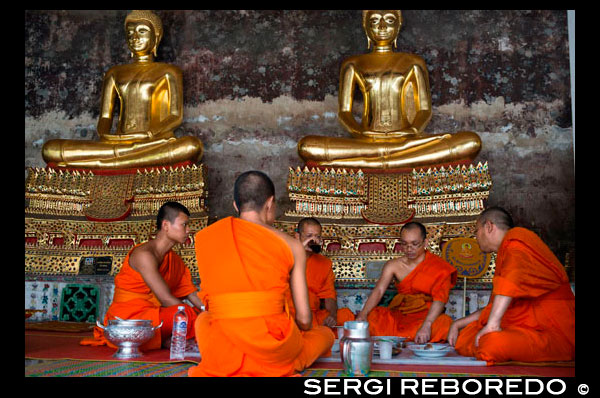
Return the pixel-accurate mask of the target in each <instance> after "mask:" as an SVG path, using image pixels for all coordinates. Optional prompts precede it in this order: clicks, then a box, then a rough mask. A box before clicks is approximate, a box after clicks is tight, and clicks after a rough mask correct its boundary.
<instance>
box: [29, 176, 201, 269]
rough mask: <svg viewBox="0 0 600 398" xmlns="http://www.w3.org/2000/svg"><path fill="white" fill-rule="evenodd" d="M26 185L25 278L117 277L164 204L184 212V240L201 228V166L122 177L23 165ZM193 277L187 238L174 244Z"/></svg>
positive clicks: (192, 256)
mask: <svg viewBox="0 0 600 398" xmlns="http://www.w3.org/2000/svg"><path fill="white" fill-rule="evenodd" d="M28 172H29V173H28V176H27V179H26V182H25V273H26V274H32V275H110V276H114V275H116V274H117V273H118V272H119V270H120V269H121V266H122V264H123V260H124V259H125V256H126V255H127V253H128V252H129V250H131V248H132V247H133V246H134V245H136V244H139V243H142V242H144V241H147V240H149V239H152V238H154V237H155V235H156V214H157V212H158V209H159V208H160V206H161V205H162V204H163V203H164V202H166V201H169V200H172V201H177V202H179V203H182V204H183V205H185V206H186V207H187V208H188V209H189V211H190V214H191V217H190V220H189V226H190V236H193V234H194V233H196V232H197V231H199V230H201V229H202V228H204V227H206V225H207V223H208V211H207V207H206V199H207V195H208V192H207V190H206V188H205V180H206V178H205V177H206V175H205V174H206V171H205V169H204V167H203V166H202V165H199V166H196V165H185V166H179V167H156V168H146V169H138V170H133V171H131V170H128V171H126V172H123V173H121V174H118V173H115V172H114V171H113V172H111V173H102V172H95V173H94V172H91V171H79V170H69V169H53V168H43V169H40V168H30V169H29V170H28ZM174 250H175V252H177V253H178V254H179V255H180V256H181V257H182V259H183V260H184V262H185V263H186V264H187V265H188V267H189V268H190V270H191V271H192V274H193V275H197V265H196V257H195V252H194V246H193V241H192V240H191V239H189V240H188V242H186V243H185V244H182V245H177V246H175V247H174Z"/></svg>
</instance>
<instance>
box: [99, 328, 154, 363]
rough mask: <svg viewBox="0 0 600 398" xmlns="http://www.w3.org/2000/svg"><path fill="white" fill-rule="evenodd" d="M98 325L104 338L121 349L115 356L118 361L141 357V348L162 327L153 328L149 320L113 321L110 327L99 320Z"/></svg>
mask: <svg viewBox="0 0 600 398" xmlns="http://www.w3.org/2000/svg"><path fill="white" fill-rule="evenodd" d="M96 324H97V325H98V327H99V328H101V329H102V330H104V337H106V340H108V341H110V342H111V343H112V344H114V345H116V346H117V347H119V349H118V350H117V352H115V354H114V355H113V357H114V358H117V359H132V358H138V357H141V356H142V355H143V354H142V353H141V352H140V351H139V349H138V348H139V346H141V345H142V344H144V343H145V342H147V341H148V340H150V339H151V338H152V337H153V336H154V331H155V330H156V329H158V328H159V327H161V326H162V324H163V323H162V322H161V323H160V325H158V326H157V327H152V321H151V320H147V319H111V320H109V321H108V326H104V325H102V324H101V323H100V322H99V321H98V320H96Z"/></svg>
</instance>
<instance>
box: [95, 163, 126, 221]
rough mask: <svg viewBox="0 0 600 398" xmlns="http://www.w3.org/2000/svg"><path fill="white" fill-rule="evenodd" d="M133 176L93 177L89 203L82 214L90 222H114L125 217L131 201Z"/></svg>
mask: <svg viewBox="0 0 600 398" xmlns="http://www.w3.org/2000/svg"><path fill="white" fill-rule="evenodd" d="M134 178H135V176H134V175H133V174H123V175H97V176H94V180H93V184H92V188H91V190H90V200H91V203H90V205H89V206H88V207H86V208H85V209H84V211H83V213H84V214H85V215H86V217H87V218H88V219H90V220H116V219H122V218H125V217H127V215H128V214H129V213H130V212H131V203H130V202H131V200H132V199H133V181H134Z"/></svg>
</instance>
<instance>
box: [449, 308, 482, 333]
mask: <svg viewBox="0 0 600 398" xmlns="http://www.w3.org/2000/svg"><path fill="white" fill-rule="evenodd" d="M480 314H481V310H477V311H475V312H473V313H471V314H469V315H467V316H465V317H463V318H459V319H457V320H455V321H454V322H452V325H453V326H455V327H456V328H458V330H460V329H462V328H464V327H465V326H467V325H468V324H469V323H471V322H473V321H476V320H478V319H479V315H480Z"/></svg>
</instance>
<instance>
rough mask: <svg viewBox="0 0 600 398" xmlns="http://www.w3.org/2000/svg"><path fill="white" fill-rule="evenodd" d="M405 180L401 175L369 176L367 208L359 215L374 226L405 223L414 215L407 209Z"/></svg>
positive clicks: (413, 211)
mask: <svg viewBox="0 0 600 398" xmlns="http://www.w3.org/2000/svg"><path fill="white" fill-rule="evenodd" d="M407 180H408V179H407V178H406V176H404V175H402V174H392V175H386V174H372V175H369V189H368V192H369V194H368V202H367V204H368V207H367V208H365V209H363V210H362V212H361V215H362V216H363V218H364V219H365V220H367V221H368V222H370V223H374V224H400V223H406V222H407V221H408V220H410V219H411V218H412V217H413V216H414V214H415V210H414V209H409V208H408V207H407V197H408V192H407V185H408V184H407Z"/></svg>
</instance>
